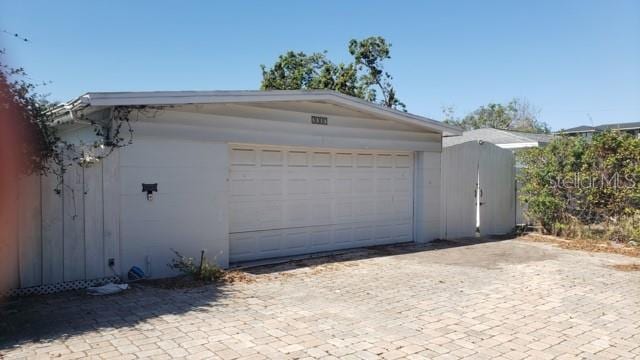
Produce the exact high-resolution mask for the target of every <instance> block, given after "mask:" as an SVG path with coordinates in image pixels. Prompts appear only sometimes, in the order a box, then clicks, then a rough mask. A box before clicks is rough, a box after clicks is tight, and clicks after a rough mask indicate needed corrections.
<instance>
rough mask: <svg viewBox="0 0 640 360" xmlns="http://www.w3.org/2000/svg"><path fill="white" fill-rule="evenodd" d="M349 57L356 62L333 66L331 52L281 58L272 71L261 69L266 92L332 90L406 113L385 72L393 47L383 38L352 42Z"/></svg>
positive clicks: (294, 53) (264, 67)
mask: <svg viewBox="0 0 640 360" xmlns="http://www.w3.org/2000/svg"><path fill="white" fill-rule="evenodd" d="M348 48H349V53H350V54H351V56H353V62H351V63H348V64H344V63H339V64H336V63H333V62H332V61H331V60H329V59H328V58H327V52H326V51H325V52H321V53H312V54H310V55H307V54H305V53H304V52H294V51H288V52H286V53H285V54H282V55H280V56H279V57H278V60H277V61H276V62H275V64H273V66H272V67H270V68H267V67H266V66H265V65H261V66H260V67H261V69H262V83H261V86H260V88H261V89H262V90H298V89H329V90H335V91H338V92H341V93H343V94H346V95H350V96H355V97H359V98H361V99H365V100H368V101H371V102H377V103H380V104H381V105H384V106H387V107H390V108H396V109H403V110H404V109H405V105H404V104H403V103H402V102H401V101H400V100H399V99H398V98H397V96H396V91H395V88H394V87H393V84H392V83H391V81H392V80H393V77H392V76H391V75H390V74H389V73H388V72H386V71H385V70H384V61H385V60H388V59H391V56H390V50H391V44H389V43H388V42H387V41H386V40H385V39H384V38H382V37H380V36H374V37H369V38H366V39H364V40H360V41H358V40H355V39H352V40H351V41H350V42H349V46H348Z"/></svg>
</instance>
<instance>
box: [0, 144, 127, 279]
mask: <svg viewBox="0 0 640 360" xmlns="http://www.w3.org/2000/svg"><path fill="white" fill-rule="evenodd" d="M114 154H117V153H114ZM115 157H116V159H109V161H105V162H104V164H103V162H100V163H98V164H95V165H93V166H90V167H85V168H83V167H80V166H73V167H70V168H69V169H68V170H67V171H66V172H65V175H64V179H63V186H62V191H61V193H60V194H57V193H56V192H55V189H56V185H57V182H58V178H57V177H56V176H54V175H47V176H38V175H32V176H28V177H22V178H19V179H17V182H16V184H17V186H16V188H17V189H18V192H17V194H16V199H15V204H16V207H15V209H16V211H15V214H16V216H13V217H7V218H5V219H3V225H6V226H3V228H4V229H7V232H8V234H6V235H8V236H10V237H12V238H13V239H14V240H15V241H7V245H6V249H4V248H3V249H2V251H7V252H10V253H13V252H15V253H16V255H17V257H15V256H13V257H12V256H7V257H6V258H7V259H15V261H13V262H11V263H6V264H3V271H6V274H9V275H8V276H7V277H3V281H5V282H7V283H8V286H7V287H8V288H26V287H32V286H40V285H47V284H55V283H60V282H64V281H72V280H91V279H97V278H102V277H105V276H111V275H114V272H113V271H111V270H110V269H109V267H108V265H107V264H108V259H109V258H114V259H118V258H119V254H118V252H119V250H118V249H119V245H118V244H117V243H118V236H117V234H118V221H119V220H118V218H117V215H116V214H117V204H118V202H117V196H115V195H113V194H116V192H115V190H116V188H117V184H114V182H116V181H117V180H116V179H117V169H118V162H117V155H116V156H115ZM105 164H106V165H105ZM105 171H106V173H105ZM105 176H106V177H107V178H108V179H106V180H105ZM105 184H106V189H107V191H108V194H110V195H109V196H108V197H106V198H107V199H108V200H107V201H103V199H105V196H104V191H105ZM105 207H106V209H107V211H108V212H107V216H106V217H107V222H106V223H105ZM4 223H6V224H4ZM12 229H15V230H12ZM105 229H106V230H107V234H105ZM12 244H15V245H13V246H12ZM14 247H16V248H14ZM117 268H118V267H117V266H116V267H114V269H117ZM13 274H15V275H13ZM13 277H15V279H13ZM5 288H6V287H5Z"/></svg>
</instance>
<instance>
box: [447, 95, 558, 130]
mask: <svg viewBox="0 0 640 360" xmlns="http://www.w3.org/2000/svg"><path fill="white" fill-rule="evenodd" d="M442 111H443V115H444V122H445V123H447V124H451V125H456V126H459V127H461V128H463V129H465V130H472V129H481V128H494V129H503V130H513V131H522V132H531V133H549V132H550V130H549V126H548V125H547V124H546V123H545V122H543V121H541V120H539V118H538V115H539V113H540V111H539V110H538V109H537V108H535V107H534V106H533V105H531V104H530V103H529V102H528V101H527V100H526V99H513V100H511V101H510V102H509V103H508V104H506V105H503V104H496V103H490V104H487V105H483V106H481V107H479V108H478V109H476V110H475V111H473V112H471V113H470V114H468V115H466V116H465V117H463V118H461V119H460V118H457V117H456V116H455V111H454V110H453V108H452V107H446V108H444V109H443V110H442Z"/></svg>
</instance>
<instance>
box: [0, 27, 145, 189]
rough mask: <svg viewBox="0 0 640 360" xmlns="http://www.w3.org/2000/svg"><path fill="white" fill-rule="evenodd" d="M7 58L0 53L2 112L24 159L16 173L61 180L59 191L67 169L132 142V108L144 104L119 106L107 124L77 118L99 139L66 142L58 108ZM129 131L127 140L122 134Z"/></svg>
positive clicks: (89, 161)
mask: <svg viewBox="0 0 640 360" xmlns="http://www.w3.org/2000/svg"><path fill="white" fill-rule="evenodd" d="M16 36H17V35H16ZM25 41H26V39H25ZM4 55H5V52H4V50H0V107H1V109H2V113H3V114H4V113H6V114H7V116H6V119H3V121H6V123H5V124H4V126H5V127H6V128H7V129H9V131H11V132H12V133H14V135H15V136H14V141H16V145H15V148H14V149H11V150H12V151H15V152H17V156H16V157H17V158H18V159H20V162H19V168H18V169H16V170H17V171H18V172H19V173H20V174H22V175H31V174H42V175H44V174H48V173H49V174H54V175H56V176H57V178H58V186H57V188H56V191H57V192H58V193H59V192H60V190H61V187H62V186H63V184H62V178H63V176H64V173H65V171H66V169H67V168H68V167H69V166H72V165H73V164H78V165H80V166H91V165H92V164H94V163H96V162H98V161H100V160H101V159H103V158H105V157H107V156H109V155H110V154H111V153H112V152H113V151H114V150H115V149H116V148H119V147H122V146H126V145H128V144H130V143H131V142H132V140H133V130H132V128H131V126H130V122H129V115H130V114H131V112H132V111H133V110H137V111H144V110H145V109H144V108H145V107H143V106H137V107H116V108H114V109H113V112H112V116H111V121H109V122H108V123H98V122H96V121H94V120H92V119H89V118H86V117H84V116H83V115H81V114H77V116H78V118H79V119H80V120H86V121H88V122H90V123H91V125H92V127H93V131H94V133H95V135H96V139H95V141H93V142H92V143H89V144H85V143H71V142H68V141H65V140H63V139H62V138H61V137H60V136H59V135H58V127H57V126H56V124H55V123H54V120H55V117H54V110H55V109H56V107H57V104H55V103H51V102H49V101H47V97H46V95H42V94H40V93H38V91H37V90H38V89H39V87H40V86H42V85H45V83H41V84H37V83H33V82H31V81H29V77H28V75H27V73H26V71H25V70H24V69H23V68H15V67H12V66H10V65H8V64H7V63H5V62H4V61H2V60H3V59H4ZM125 129H126V131H127V133H128V136H127V135H124V134H123V132H124V131H125Z"/></svg>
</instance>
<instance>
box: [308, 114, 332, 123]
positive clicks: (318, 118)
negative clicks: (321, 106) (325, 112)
mask: <svg viewBox="0 0 640 360" xmlns="http://www.w3.org/2000/svg"><path fill="white" fill-rule="evenodd" d="M311 123H312V124H315V125H329V119H328V118H327V117H325V116H314V115H311Z"/></svg>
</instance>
